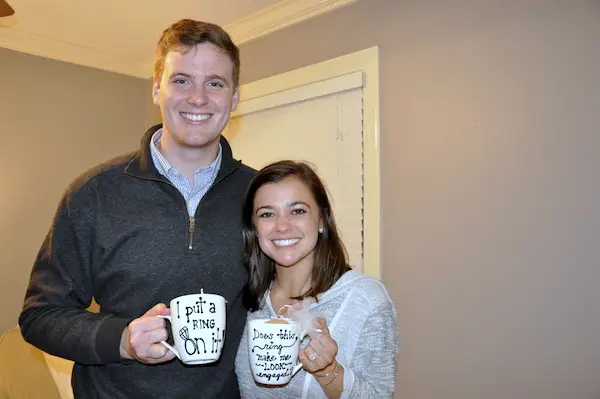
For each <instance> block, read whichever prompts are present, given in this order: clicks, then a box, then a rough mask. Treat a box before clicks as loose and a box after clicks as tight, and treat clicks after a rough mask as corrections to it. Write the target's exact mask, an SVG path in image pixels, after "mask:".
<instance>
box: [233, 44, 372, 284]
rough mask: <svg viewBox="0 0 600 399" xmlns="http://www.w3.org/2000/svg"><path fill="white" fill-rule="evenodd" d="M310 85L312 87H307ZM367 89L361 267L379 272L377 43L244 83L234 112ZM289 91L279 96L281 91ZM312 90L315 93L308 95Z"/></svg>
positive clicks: (364, 102) (364, 126)
mask: <svg viewBox="0 0 600 399" xmlns="http://www.w3.org/2000/svg"><path fill="white" fill-rule="evenodd" d="M309 86H310V87H309ZM361 86H362V90H363V176H364V181H363V189H364V197H363V200H364V204H363V212H364V214H363V232H364V239H363V272H364V273H365V274H368V275H370V276H373V277H375V278H377V279H380V278H381V172H380V153H381V147H380V140H379V136H380V127H379V48H378V47H377V46H375V47H371V48H368V49H365V50H361V51H357V52H355V53H351V54H348V55H344V56H341V57H337V58H334V59H331V60H328V61H324V62H321V63H318V64H314V65H310V66H307V67H304V68H300V69H295V70H293V71H290V72H286V73H282V74H280V75H275V76H271V77H268V78H265V79H261V80H258V81H255V82H251V83H247V84H244V85H242V86H241V87H240V104H239V106H238V109H237V110H236V112H234V113H233V114H232V117H235V116H239V115H244V114H248V113H252V112H256V111H257V110H262V109H268V108H269V107H272V106H276V105H281V104H285V103H286V101H288V100H289V101H300V100H302V99H305V98H308V97H310V96H313V97H314V93H315V92H316V93H328V92H335V91H339V90H348V89H351V88H355V87H361ZM284 91H285V92H286V95H285V98H286V99H287V100H281V97H280V96H279V94H280V93H282V92H284ZM310 93H313V94H312V95H309V94H310Z"/></svg>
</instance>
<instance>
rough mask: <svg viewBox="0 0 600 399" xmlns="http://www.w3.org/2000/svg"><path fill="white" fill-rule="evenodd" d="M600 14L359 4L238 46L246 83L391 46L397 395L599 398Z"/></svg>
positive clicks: (389, 206)
mask: <svg viewBox="0 0 600 399" xmlns="http://www.w3.org/2000/svg"><path fill="white" fill-rule="evenodd" d="M599 43H600V3H599V2H598V1H591V0H570V1H546V0H528V1H523V0H508V1H482V0H472V1H468V0H462V1H461V0H455V1H429V0H402V1H399V0H387V1H386V0H361V1H359V2H357V3H355V4H354V5H351V6H349V7H347V8H345V9H342V10H339V11H335V12H333V13H330V14H327V15H324V16H322V17H319V18H316V19H314V20H310V21H308V22H305V23H302V24H300V25H297V26H293V27H291V28H288V29H286V30H285V31H281V32H278V33H275V34H273V35H270V36H267V37H264V38H262V39H258V40H256V41H253V42H249V43H247V44H244V45H242V46H241V49H242V57H243V58H242V71H243V77H242V78H243V82H250V81H254V80H256V79H259V78H262V77H266V76H269V75H272V74H276V73H281V72H284V71H287V70H290V69H294V68H297V67H300V66H304V65H309V64H311V63H314V62H318V61H323V60H326V59H329V58H332V57H336V56H339V55H342V54H345V53H348V52H353V51H357V50H360V49H363V48H366V47H369V46H372V45H379V46H381V97H382V109H381V117H382V120H381V130H382V139H381V142H382V168H383V182H382V183H383V184H382V185H383V192H382V196H383V209H382V214H383V216H382V218H383V235H382V237H383V242H382V245H383V281H384V283H385V284H386V285H387V287H388V289H389V290H390V292H391V294H392V296H393V298H394V300H395V301H396V305H397V308H398V311H399V318H400V319H399V325H400V330H401V335H402V342H403V347H402V356H401V361H400V369H399V373H398V376H399V379H398V395H397V397H398V398H402V399H438V398H439V399H459V398H460V399H482V398H485V399H508V398H510V399H571V398H573V399H575V398H577V399H598V398H600V343H599V342H600V317H598V314H599V311H598V307H599V306H600V289H598V288H597V286H598V284H599V282H600V231H599V229H600V227H599V226H600V210H598V209H597V208H598V206H599V204H600V178H599V177H598V173H599V171H600V156H598V154H597V152H598V150H599V148H600V133H599V130H598V129H599V126H600V112H598V109H599V107H600V74H599V71H600V51H599V50H600V47H599Z"/></svg>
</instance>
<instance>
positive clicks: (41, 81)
mask: <svg viewBox="0 0 600 399" xmlns="http://www.w3.org/2000/svg"><path fill="white" fill-rule="evenodd" d="M149 98H150V85H149V83H148V82H147V81H144V80H141V79H135V78H130V77H126V76H121V75H117V74H113V73H107V72H102V71H98V70H94V69H90V68H84V67H80V66H75V65H70V64H66V63H62V62H57V61H52V60H48V59H44V58H40V57H34V56H31V55H26V54H22V53H17V52H13V51H9V50H6V49H0V129H1V130H0V132H1V133H0V137H1V139H2V145H0V171H1V172H0V176H1V178H2V180H1V183H2V189H1V192H0V253H1V257H0V276H2V277H1V278H0V303H1V304H2V305H1V306H2V310H1V311H0V332H2V331H4V330H6V329H7V328H9V327H12V326H14V325H16V324H17V317H18V314H19V312H20V309H21V305H22V301H23V296H24V294H25V289H26V287H27V282H28V279H29V274H30V271H31V265H32V263H33V261H34V259H35V256H36V254H37V251H38V249H39V246H40V244H41V242H42V240H43V239H44V236H45V235H46V232H47V229H48V227H49V225H50V222H51V220H52V217H53V216H54V211H55V209H56V206H57V204H58V201H59V199H60V197H61V195H62V193H63V191H64V189H65V188H66V186H67V185H68V184H69V183H70V181H71V180H72V179H73V178H75V177H76V176H77V175H78V174H80V173H82V172H83V171H84V170H85V169H87V168H88V167H91V166H93V165H95V164H97V163H99V162H102V161H105V160H107V159H109V158H111V157H113V156H116V155H119V154H121V153H124V152H126V151H129V150H132V149H135V148H137V147H138V143H139V140H140V138H141V136H142V134H143V131H144V130H145V129H146V127H147V125H148V124H149V123H150V122H151V121H153V120H155V116H154V115H152V112H151V111H152V108H151V107H150V106H149V105H148V103H149V101H150V100H149Z"/></svg>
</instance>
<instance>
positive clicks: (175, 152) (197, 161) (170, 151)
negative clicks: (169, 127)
mask: <svg viewBox="0 0 600 399" xmlns="http://www.w3.org/2000/svg"><path fill="white" fill-rule="evenodd" d="M219 139H220V137H219V138H217V139H216V140H215V141H214V142H212V143H209V144H207V145H205V146H202V147H182V146H180V145H178V144H177V143H175V142H174V141H172V140H169V137H168V136H165V135H163V136H162V138H161V140H160V143H159V144H158V146H157V149H158V150H159V151H160V152H161V154H162V155H163V156H164V157H165V158H166V159H167V160H168V161H169V163H170V164H171V166H173V167H174V168H175V169H177V171H178V172H179V173H181V174H182V175H184V176H185V178H186V179H188V180H189V181H190V182H192V183H193V182H194V172H196V171H197V170H198V169H200V168H206V167H208V166H210V165H211V164H212V163H213V162H214V161H215V159H216V158H217V154H218V152H219Z"/></svg>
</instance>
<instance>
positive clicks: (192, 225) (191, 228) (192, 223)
mask: <svg viewBox="0 0 600 399" xmlns="http://www.w3.org/2000/svg"><path fill="white" fill-rule="evenodd" d="M237 169H238V168H234V169H233V170H231V171H229V172H228V173H227V174H225V175H223V176H221V177H220V178H218V179H216V180H215V181H214V182H213V184H212V185H211V186H210V187H209V189H208V190H207V191H206V193H205V194H204V197H202V199H204V198H206V196H207V195H208V193H209V192H210V190H212V188H213V187H214V186H216V185H217V183H219V182H221V181H222V180H223V179H225V178H226V177H227V176H229V175H230V174H232V173H233V172H235V171H236V170H237ZM145 179H147V180H154V181H157V182H160V183H165V184H168V185H169V186H171V187H173V188H174V189H176V190H177V192H179V189H178V188H177V187H175V185H174V184H173V183H171V182H170V181H169V180H167V179H164V180H163V179H156V178H153V177H146V178H145ZM179 195H180V196H181V198H183V195H181V193H179ZM183 204H184V208H185V212H186V213H188V212H187V203H186V201H185V198H183ZM200 206H202V200H200V203H199V204H198V208H197V209H196V213H198V211H199V210H200ZM195 231H196V217H195V216H189V217H188V233H189V235H190V237H189V241H188V249H189V250H192V249H194V232H195Z"/></svg>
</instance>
